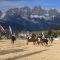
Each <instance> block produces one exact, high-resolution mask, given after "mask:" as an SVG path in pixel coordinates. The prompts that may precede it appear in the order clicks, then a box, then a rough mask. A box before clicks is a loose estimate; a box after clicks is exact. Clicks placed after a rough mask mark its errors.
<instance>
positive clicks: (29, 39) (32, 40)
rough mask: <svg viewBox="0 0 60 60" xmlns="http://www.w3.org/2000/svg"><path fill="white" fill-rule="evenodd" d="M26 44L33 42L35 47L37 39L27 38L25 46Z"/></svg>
mask: <svg viewBox="0 0 60 60" xmlns="http://www.w3.org/2000/svg"><path fill="white" fill-rule="evenodd" d="M28 42H33V44H34V45H35V43H36V42H37V39H36V38H33V37H31V38H29V37H28V38H27V45H28Z"/></svg>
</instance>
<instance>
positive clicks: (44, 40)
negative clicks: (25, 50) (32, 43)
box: [37, 36, 48, 46]
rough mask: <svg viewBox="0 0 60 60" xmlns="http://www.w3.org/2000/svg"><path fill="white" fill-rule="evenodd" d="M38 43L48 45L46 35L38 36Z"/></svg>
mask: <svg viewBox="0 0 60 60" xmlns="http://www.w3.org/2000/svg"><path fill="white" fill-rule="evenodd" d="M37 43H38V45H39V44H41V45H42V46H43V45H48V39H47V38H46V37H45V38H42V36H40V37H38V40H37Z"/></svg>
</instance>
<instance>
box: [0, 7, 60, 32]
mask: <svg viewBox="0 0 60 60" xmlns="http://www.w3.org/2000/svg"><path fill="white" fill-rule="evenodd" d="M2 15H3V14H2V13H0V16H2ZM3 16H4V17H3V18H1V19H0V24H1V25H2V26H4V27H5V28H8V26H9V25H10V26H11V27H12V29H13V30H14V31H15V30H16V31H21V30H24V31H33V30H35V31H36V30H42V29H48V28H49V27H50V28H54V27H58V26H60V12H58V11H57V10H56V9H50V10H45V9H43V8H41V7H33V8H29V7H22V8H11V9H9V10H7V11H6V13H5V14H4V15H3Z"/></svg>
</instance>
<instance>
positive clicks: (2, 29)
mask: <svg viewBox="0 0 60 60" xmlns="http://www.w3.org/2000/svg"><path fill="white" fill-rule="evenodd" d="M0 32H2V33H5V29H4V28H3V27H2V26H1V25H0Z"/></svg>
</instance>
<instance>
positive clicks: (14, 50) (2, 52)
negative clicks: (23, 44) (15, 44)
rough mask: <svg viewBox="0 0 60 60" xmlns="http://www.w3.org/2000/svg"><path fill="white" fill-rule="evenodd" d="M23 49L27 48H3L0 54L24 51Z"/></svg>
mask: <svg viewBox="0 0 60 60" xmlns="http://www.w3.org/2000/svg"><path fill="white" fill-rule="evenodd" d="M23 51H25V50H23V49H11V50H2V51H0V55H5V54H9V53H15V52H23Z"/></svg>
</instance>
